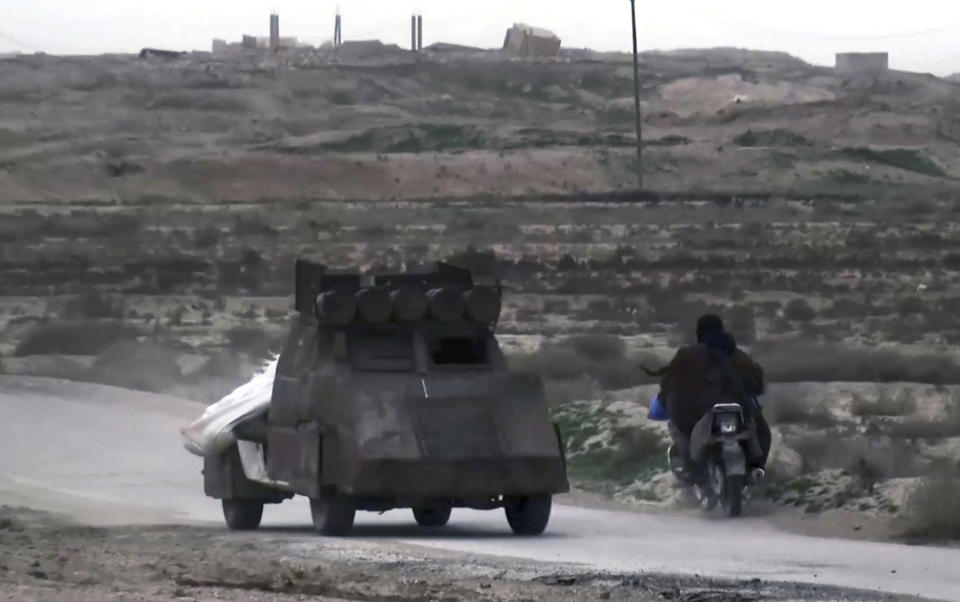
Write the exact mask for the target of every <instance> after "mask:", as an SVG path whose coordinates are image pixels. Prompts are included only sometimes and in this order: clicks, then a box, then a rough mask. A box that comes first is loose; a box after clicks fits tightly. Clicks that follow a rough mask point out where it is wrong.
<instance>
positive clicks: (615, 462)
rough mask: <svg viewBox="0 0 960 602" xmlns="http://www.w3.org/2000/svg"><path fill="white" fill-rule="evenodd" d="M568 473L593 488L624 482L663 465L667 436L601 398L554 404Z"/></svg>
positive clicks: (650, 472)
mask: <svg viewBox="0 0 960 602" xmlns="http://www.w3.org/2000/svg"><path fill="white" fill-rule="evenodd" d="M551 415H552V418H553V420H554V421H555V422H556V423H557V426H558V427H559V428H560V434H561V437H562V438H563V441H564V445H565V448H566V453H567V468H568V470H569V473H570V477H571V478H573V479H574V480H577V481H580V482H582V483H583V484H584V486H585V487H586V488H588V489H591V490H603V489H605V488H609V487H610V486H611V485H615V486H616V485H619V486H623V485H628V484H630V483H632V482H634V481H636V480H638V479H641V480H642V479H647V478H650V477H652V476H653V475H655V474H656V473H659V472H662V471H664V470H666V469H667V460H666V455H667V446H668V443H667V440H666V438H665V437H664V436H663V434H662V433H661V432H660V431H658V430H656V429H653V428H651V427H649V426H643V425H636V424H630V421H629V420H628V419H629V416H628V415H627V414H626V413H625V412H623V411H622V410H620V409H611V408H610V407H605V406H603V405H601V403H600V402H575V403H569V404H564V405H562V406H557V407H554V408H553V409H552V410H551Z"/></svg>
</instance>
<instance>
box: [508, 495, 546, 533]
mask: <svg viewBox="0 0 960 602" xmlns="http://www.w3.org/2000/svg"><path fill="white" fill-rule="evenodd" d="M552 504H553V498H552V497H551V496H550V495H549V494H547V495H531V496H529V497H521V498H507V499H505V500H504V504H503V509H504V510H505V511H506V513H507V522H508V523H510V528H511V529H513V532H514V534H516V535H540V534H541V533H543V531H544V529H546V528H547V523H548V522H550V507H551V506H552Z"/></svg>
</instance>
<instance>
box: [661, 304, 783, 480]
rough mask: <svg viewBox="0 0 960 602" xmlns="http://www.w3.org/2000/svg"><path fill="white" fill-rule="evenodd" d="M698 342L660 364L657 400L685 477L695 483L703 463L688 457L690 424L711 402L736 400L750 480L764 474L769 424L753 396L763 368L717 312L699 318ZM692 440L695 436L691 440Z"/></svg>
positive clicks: (758, 388) (759, 387) (760, 385)
mask: <svg viewBox="0 0 960 602" xmlns="http://www.w3.org/2000/svg"><path fill="white" fill-rule="evenodd" d="M696 334H697V343H696V344H694V345H688V346H686V347H682V348H680V349H679V350H678V351H677V353H676V355H675V356H674V358H673V359H672V360H671V361H670V364H669V365H668V366H666V367H665V368H664V369H663V371H662V372H663V379H662V381H661V383H660V394H659V396H660V400H661V401H662V402H663V406H664V409H665V410H666V413H667V414H668V415H669V418H670V423H669V427H670V434H671V436H672V437H673V439H674V442H675V445H676V446H677V448H678V451H679V452H680V454H682V457H683V462H684V469H683V474H684V477H682V478H684V480H686V481H688V482H690V483H696V482H699V481H701V480H702V478H703V467H702V466H700V465H696V464H695V463H694V462H693V460H692V459H691V457H690V445H691V436H692V435H693V431H694V426H695V425H696V424H697V422H698V421H699V420H700V418H701V417H703V416H704V415H705V414H706V413H707V412H708V411H709V410H710V409H711V408H712V407H713V406H714V405H715V404H718V403H736V404H739V405H740V407H741V408H743V415H744V417H745V419H746V423H747V425H748V427H749V429H750V430H751V432H752V434H753V437H752V438H751V439H752V440H751V444H750V445H748V448H749V449H748V458H747V459H748V462H749V467H750V468H751V475H752V477H753V479H754V480H759V479H761V478H762V477H763V469H764V467H765V466H766V463H767V457H768V456H769V454H770V441H771V436H770V426H769V425H768V424H767V421H766V419H764V417H763V413H762V411H761V407H760V404H759V403H758V402H757V400H756V398H757V397H758V396H759V395H761V394H763V392H764V382H763V369H762V368H761V367H760V365H759V364H757V363H756V362H755V361H753V359H751V358H750V356H749V355H747V354H746V353H744V352H743V351H742V350H740V349H738V348H737V345H736V341H735V340H734V338H733V336H731V335H730V334H729V333H727V332H726V331H725V330H724V327H723V321H722V320H721V319H720V317H719V316H716V315H713V314H706V315H704V316H701V317H700V319H699V320H697V332H696ZM694 444H695V445H696V444H697V442H696V441H695V442H694Z"/></svg>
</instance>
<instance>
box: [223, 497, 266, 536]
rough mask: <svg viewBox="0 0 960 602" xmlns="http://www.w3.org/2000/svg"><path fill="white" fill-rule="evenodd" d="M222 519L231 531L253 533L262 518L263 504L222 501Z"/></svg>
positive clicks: (251, 501) (248, 501) (257, 502)
mask: <svg viewBox="0 0 960 602" xmlns="http://www.w3.org/2000/svg"><path fill="white" fill-rule="evenodd" d="M221 503H222V505H223V518H224V520H225V521H226V522H227V527H229V528H230V529H231V530H233V531H253V530H254V529H256V528H257V527H259V526H260V519H261V518H263V502H261V501H260V500H241V499H232V500H222V502H221Z"/></svg>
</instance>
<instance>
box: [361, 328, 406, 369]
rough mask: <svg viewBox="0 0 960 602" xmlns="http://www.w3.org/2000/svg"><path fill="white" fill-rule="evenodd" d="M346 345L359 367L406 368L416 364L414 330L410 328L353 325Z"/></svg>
mask: <svg viewBox="0 0 960 602" xmlns="http://www.w3.org/2000/svg"><path fill="white" fill-rule="evenodd" d="M347 348H348V350H349V354H350V361H351V363H352V364H353V367H354V368H356V369H357V370H370V371H386V372H393V371H397V372H407V371H413V370H414V369H415V367H416V362H415V359H414V352H413V331H412V330H410V329H407V328H403V329H397V328H391V329H372V328H369V329H368V328H362V329H361V328H357V329H350V330H348V331H347Z"/></svg>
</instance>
